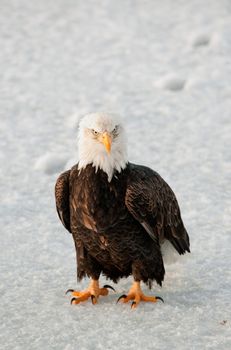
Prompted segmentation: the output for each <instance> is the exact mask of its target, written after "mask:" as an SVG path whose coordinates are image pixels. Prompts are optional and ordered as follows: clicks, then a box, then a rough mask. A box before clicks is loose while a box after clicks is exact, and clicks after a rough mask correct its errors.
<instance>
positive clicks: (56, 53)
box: [0, 0, 231, 350]
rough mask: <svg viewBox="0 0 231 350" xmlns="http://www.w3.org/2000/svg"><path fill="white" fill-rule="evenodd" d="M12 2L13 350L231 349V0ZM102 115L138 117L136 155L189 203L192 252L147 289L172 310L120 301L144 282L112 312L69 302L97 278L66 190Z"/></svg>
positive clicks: (9, 255) (6, 215)
mask: <svg viewBox="0 0 231 350" xmlns="http://www.w3.org/2000/svg"><path fill="white" fill-rule="evenodd" d="M0 7H1V10H0V28H1V29H0V30H1V37H0V69H1V79H0V84H1V90H0V128H1V137H0V160H1V169H0V175H1V181H0V197H1V200H0V203H1V216H0V227H1V256H0V271H1V275H0V283H1V284H0V286H1V289H0V295H1V303H0V314H1V315H0V319H1V323H0V327H1V339H0V347H1V349H14V350H15V349H65V350H71V349H78V350H83V349H87V350H90V349H92V350H95V349H97V350H98V349H104V350H105V349H162V350H165V349H166V350H167V349H225V350H227V349H230V348H231V326H230V325H231V307H230V300H231V273H230V270H231V268H230V267H231V239H230V237H231V235H230V227H231V226H230V224H231V222H230V184H231V177H230V170H231V169H230V160H231V144H230V139H231V136H230V135H231V123H230V121H231V2H230V1H229V0H227V1H226V0H220V1H216V0H210V1H203V0H201V1H200V0H195V1H180V0H175V1H171V0H162V1H157V0H153V1H152V0H147V1H146V0H143V1H138V0H134V1H132V0H130V1H129V0H125V1H123V0H116V1H109V0H103V1H101V0H99V1H93V0H90V1H89V0H87V1H80V0H46V1H45V0H40V1H37V2H36V1H29V0H28V1H26V0H21V1H17V0H8V1H7V0H1V2H0ZM102 110H103V111H113V112H116V113H119V114H121V115H122V116H123V117H124V121H125V124H126V129H127V135H128V148H129V158H130V160H131V161H133V162H136V163H141V164H145V165H147V166H150V167H152V168H153V169H155V170H156V171H158V172H159V173H160V174H161V175H162V177H164V179H165V180H166V181H167V182H168V183H169V184H170V186H171V187H172V188H173V190H174V191H175V193H176V195H177V198H178V201H179V203H180V207H181V211H182V216H183V219H184V222H185V225H186V227H187V229H188V232H189V235H190V238H191V250H192V253H191V254H190V255H188V256H187V257H183V258H180V260H179V262H178V263H176V264H175V265H169V266H166V277H165V281H164V284H163V287H162V288H159V287H157V286H156V285H155V286H154V288H153V290H152V291H151V292H150V291H149V290H148V289H147V287H145V286H144V291H145V292H146V293H152V294H156V295H160V296H161V297H163V299H164V300H165V303H164V304H162V303H161V302H159V303H157V304H149V303H143V304H140V305H139V307H138V308H137V309H136V310H131V308H130V306H129V305H128V304H116V300H117V298H118V297H119V296H120V295H121V294H122V293H125V292H127V291H128V289H129V287H130V285H131V282H132V278H129V279H122V280H121V281H120V282H119V283H118V284H117V285H115V284H113V283H112V285H113V286H114V287H115V288H116V293H113V292H110V295H109V297H106V298H101V299H100V302H99V303H98V304H97V305H96V306H93V305H92V304H91V302H86V303H82V304H81V305H75V306H74V305H73V306H71V305H70V296H65V290H66V289H68V288H78V289H81V288H84V287H86V286H87V285H88V280H84V281H82V282H81V283H80V284H78V285H77V283H76V262H75V249H74V245H73V241H72V237H71V235H70V234H68V233H67V232H66V231H65V229H64V228H63V227H62V225H61V223H60V221H59V219H58V217H57V214H56V209H55V203H54V193H53V191H54V184H55V181H56V178H57V176H58V174H59V173H60V172H62V171H63V170H64V169H66V168H67V167H69V166H71V165H72V164H74V163H75V162H77V124H78V118H79V117H80V116H82V115H84V114H85V113H87V112H94V111H102ZM105 282H106V280H105V278H102V283H105ZM108 282H109V281H107V283H108ZM109 283H110V282H109Z"/></svg>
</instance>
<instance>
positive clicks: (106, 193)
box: [78, 166, 125, 247]
mask: <svg viewBox="0 0 231 350" xmlns="http://www.w3.org/2000/svg"><path fill="white" fill-rule="evenodd" d="M80 176H82V181H81V186H80V188H79V193H78V205H79V208H78V214H79V215H78V216H79V219H80V221H81V224H82V225H84V226H85V227H86V228H87V229H89V230H93V231H94V232H95V233H98V234H99V238H100V241H101V243H102V245H103V246H104V247H105V246H107V244H108V243H107V239H106V238H105V237H106V236H107V234H109V232H110V231H111V229H112V228H113V227H115V226H116V224H117V223H118V221H119V216H120V213H121V210H122V209H123V208H125V205H124V196H125V194H124V190H123V182H122V183H121V181H118V178H116V177H115V178H113V179H112V181H111V182H108V179H107V175H106V174H105V173H104V172H103V171H100V170H98V171H97V172H95V169H94V168H93V169H92V167H89V166H88V167H87V168H86V170H84V172H83V173H82V174H81V173H80Z"/></svg>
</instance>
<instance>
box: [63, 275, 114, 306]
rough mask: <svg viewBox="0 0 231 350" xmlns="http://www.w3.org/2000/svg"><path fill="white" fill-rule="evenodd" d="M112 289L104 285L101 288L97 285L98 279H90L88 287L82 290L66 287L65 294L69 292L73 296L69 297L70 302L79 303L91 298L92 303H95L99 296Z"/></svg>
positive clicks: (106, 293)
mask: <svg viewBox="0 0 231 350" xmlns="http://www.w3.org/2000/svg"><path fill="white" fill-rule="evenodd" d="M107 288H110V289H114V288H112V287H111V286H108V285H105V286H104V287H103V288H100V287H99V281H98V280H92V281H91V282H90V285H89V287H88V288H87V289H86V290H83V291H77V290H73V289H68V290H67V292H66V294H67V293H69V292H71V294H72V296H73V298H72V299H71V304H79V303H80V302H82V301H86V300H88V299H89V298H91V301H92V304H93V305H95V304H97V302H98V297H99V296H106V295H108V289H107Z"/></svg>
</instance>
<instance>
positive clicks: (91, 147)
mask: <svg viewBox="0 0 231 350" xmlns="http://www.w3.org/2000/svg"><path fill="white" fill-rule="evenodd" d="M78 146H79V147H78V149H79V165H78V168H79V169H80V170H81V169H84V168H85V167H86V166H87V165H88V164H92V165H93V166H94V167H95V169H96V171H97V170H98V169H102V170H103V171H104V172H105V173H107V175H108V181H109V182H110V181H111V179H112V177H113V173H114V171H118V172H120V171H121V170H122V169H124V168H125V167H126V164H127V151H126V142H125V132H124V129H123V126H122V124H121V120H120V118H119V117H118V116H115V115H112V114H107V113H92V114H87V115H86V116H85V117H83V118H82V119H81V121H80V124H79V143H78Z"/></svg>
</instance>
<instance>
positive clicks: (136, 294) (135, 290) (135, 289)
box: [117, 281, 164, 308]
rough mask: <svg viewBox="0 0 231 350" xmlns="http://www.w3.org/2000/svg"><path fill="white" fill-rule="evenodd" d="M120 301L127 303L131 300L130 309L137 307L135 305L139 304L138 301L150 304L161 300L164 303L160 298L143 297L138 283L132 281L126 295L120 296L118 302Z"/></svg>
mask: <svg viewBox="0 0 231 350" xmlns="http://www.w3.org/2000/svg"><path fill="white" fill-rule="evenodd" d="M120 300H122V301H123V302H124V303H127V302H128V301H130V300H133V302H132V304H131V308H135V307H137V305H138V304H139V303H140V301H150V302H152V303H156V302H157V300H161V301H162V302H164V300H163V299H162V298H161V297H157V296H147V295H145V294H144V293H143V292H142V289H141V287H140V281H134V283H133V285H132V286H131V288H130V290H129V292H128V294H127V295H125V294H123V295H121V296H120V297H119V299H118V301H120ZM118 301H117V302H118Z"/></svg>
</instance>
